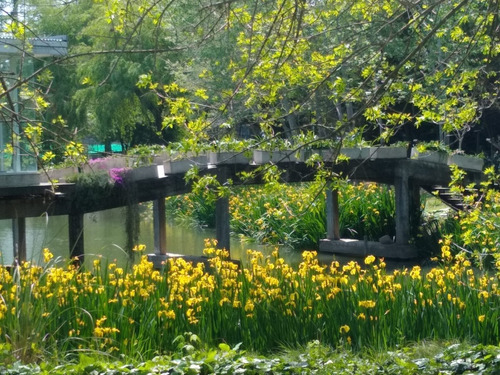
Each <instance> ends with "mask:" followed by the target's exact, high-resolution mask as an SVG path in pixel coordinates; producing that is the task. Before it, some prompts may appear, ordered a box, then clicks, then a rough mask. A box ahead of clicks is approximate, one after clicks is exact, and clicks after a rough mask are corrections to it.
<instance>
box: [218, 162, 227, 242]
mask: <svg viewBox="0 0 500 375" xmlns="http://www.w3.org/2000/svg"><path fill="white" fill-rule="evenodd" d="M217 179H218V181H219V182H220V184H221V185H223V184H225V183H226V182H227V171H226V167H218V168H217ZM229 219H230V215H229V198H228V197H218V198H217V201H216V203H215V237H216V239H217V247H218V248H219V249H226V250H227V251H230V245H229V242H230V228H229Z"/></svg>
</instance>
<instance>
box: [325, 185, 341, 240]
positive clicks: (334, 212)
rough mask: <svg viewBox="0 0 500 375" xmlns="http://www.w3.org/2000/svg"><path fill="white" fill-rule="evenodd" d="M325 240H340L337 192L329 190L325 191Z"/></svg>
mask: <svg viewBox="0 0 500 375" xmlns="http://www.w3.org/2000/svg"><path fill="white" fill-rule="evenodd" d="M326 238H327V239H329V240H339V239H340V224H339V192H338V190H337V189H333V190H332V189H331V188H327V190H326Z"/></svg>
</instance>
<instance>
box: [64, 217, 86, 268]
mask: <svg viewBox="0 0 500 375" xmlns="http://www.w3.org/2000/svg"><path fill="white" fill-rule="evenodd" d="M68 228H69V255H70V258H71V259H75V258H77V263H79V264H82V263H83V257H84V254H85V248H84V243H83V233H84V232H83V214H81V213H78V214H69V215H68Z"/></svg>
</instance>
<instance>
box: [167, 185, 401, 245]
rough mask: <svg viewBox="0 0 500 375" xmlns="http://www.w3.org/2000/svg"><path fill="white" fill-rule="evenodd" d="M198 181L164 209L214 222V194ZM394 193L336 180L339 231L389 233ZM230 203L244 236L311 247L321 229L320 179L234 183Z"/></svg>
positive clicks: (372, 235) (236, 229) (370, 235)
mask: <svg viewBox="0 0 500 375" xmlns="http://www.w3.org/2000/svg"><path fill="white" fill-rule="evenodd" d="M199 186H200V189H198V190H196V191H195V192H193V193H191V194H189V195H185V196H178V197H169V198H167V205H168V207H169V209H167V212H169V213H170V214H171V215H173V217H175V218H176V219H178V220H180V221H181V222H186V221H187V222H189V223H196V224H197V225H200V226H213V225H214V224H215V216H214V212H215V200H216V198H217V194H215V195H214V194H211V195H207V194H206V193H207V191H208V190H207V189H208V188H206V186H208V185H207V184H201V185H199ZM213 186H215V185H213ZM204 187H205V188H204ZM393 194H394V193H393V191H392V190H391V189H389V188H388V187H385V186H377V185H375V184H357V185H350V184H344V185H341V187H340V207H342V210H341V214H340V234H341V236H342V237H343V238H357V239H364V238H365V237H366V238H367V239H369V240H375V241H378V239H379V238H380V237H382V236H383V235H394V233H393V232H394V227H395V223H394V195H393ZM229 204H230V212H231V230H232V231H233V233H235V234H237V235H240V236H242V237H243V238H244V239H245V240H248V241H256V242H259V243H269V244H284V245H286V246H290V247H295V248H315V247H316V246H317V244H318V241H319V239H321V238H324V236H325V233H326V229H325V222H326V216H325V212H326V211H325V194H324V192H323V188H322V185H320V184H319V185H318V184H316V183H314V184H297V185H286V184H279V183H269V184H268V185H266V186H263V187H242V188H233V189H232V194H231V197H230V200H229Z"/></svg>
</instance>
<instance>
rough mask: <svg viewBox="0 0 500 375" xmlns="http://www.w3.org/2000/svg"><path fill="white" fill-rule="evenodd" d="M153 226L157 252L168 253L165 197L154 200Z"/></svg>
mask: <svg viewBox="0 0 500 375" xmlns="http://www.w3.org/2000/svg"><path fill="white" fill-rule="evenodd" d="M153 226H154V238H155V253H156V254H161V255H165V254H167V228H166V226H167V219H166V217H165V198H159V199H156V200H154V201H153Z"/></svg>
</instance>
